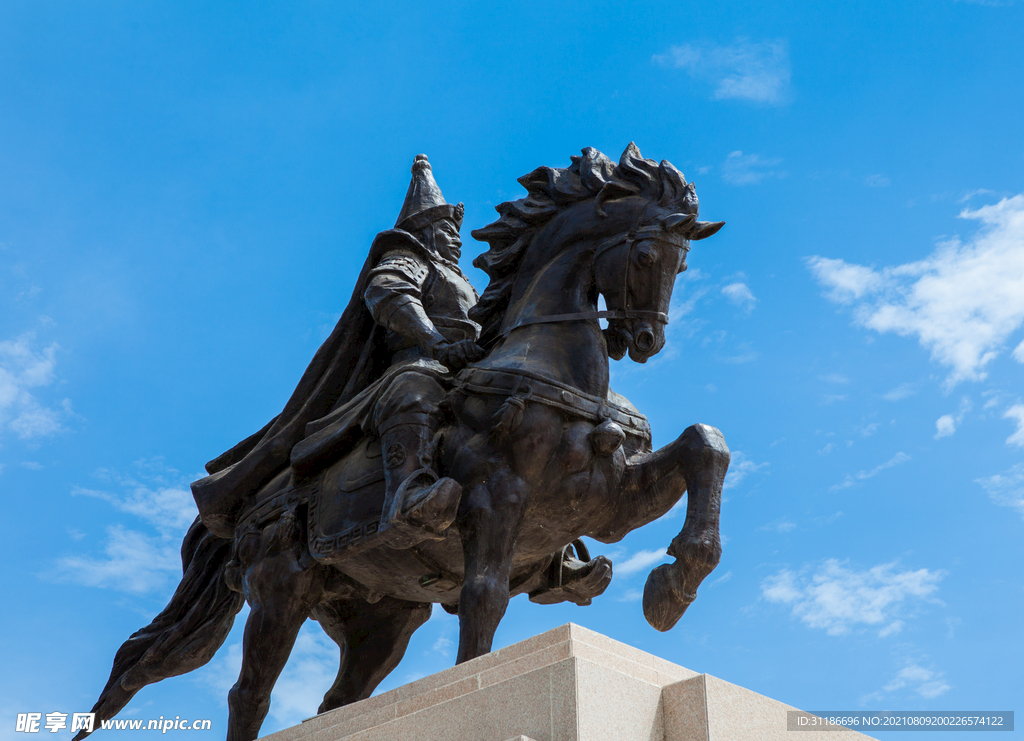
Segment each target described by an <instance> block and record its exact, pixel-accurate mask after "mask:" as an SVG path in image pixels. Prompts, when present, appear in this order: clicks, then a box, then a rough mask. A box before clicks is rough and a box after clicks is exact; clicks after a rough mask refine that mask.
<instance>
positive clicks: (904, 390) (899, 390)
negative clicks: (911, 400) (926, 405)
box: [882, 383, 917, 401]
mask: <svg viewBox="0 0 1024 741" xmlns="http://www.w3.org/2000/svg"><path fill="white" fill-rule="evenodd" d="M916 393H917V388H916V387H915V386H914V384H912V383H901V384H900V385H899V386H897V387H896V388H894V389H893V390H892V391H889V392H887V393H885V394H883V395H882V398H883V399H885V400H886V401H899V400H900V399H906V398H907V397H909V396H913V395H914V394H916Z"/></svg>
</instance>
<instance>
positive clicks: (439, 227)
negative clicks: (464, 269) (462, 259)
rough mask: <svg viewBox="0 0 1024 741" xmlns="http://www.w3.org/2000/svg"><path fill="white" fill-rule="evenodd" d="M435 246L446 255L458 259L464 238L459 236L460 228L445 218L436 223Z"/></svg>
mask: <svg viewBox="0 0 1024 741" xmlns="http://www.w3.org/2000/svg"><path fill="white" fill-rule="evenodd" d="M434 247H435V248H436V249H437V251H438V252H440V253H441V254H442V255H445V256H452V257H454V258H455V259H456V260H457V259H458V258H459V255H460V254H461V247H462V239H460V238H459V230H458V229H457V228H456V227H455V224H453V223H452V222H450V221H448V219H444V220H442V221H439V222H437V223H435V224H434Z"/></svg>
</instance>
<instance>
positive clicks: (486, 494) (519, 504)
mask: <svg viewBox="0 0 1024 741" xmlns="http://www.w3.org/2000/svg"><path fill="white" fill-rule="evenodd" d="M526 493H527V492H526V485H525V483H524V482H523V481H522V479H520V478H519V477H518V476H516V475H515V474H513V473H512V472H511V471H510V470H508V469H502V470H499V471H496V472H494V473H492V474H491V475H490V477H488V479H487V481H486V482H484V483H482V484H479V485H477V486H475V487H473V489H471V490H470V493H469V496H468V497H466V499H465V501H464V503H463V506H462V511H461V512H460V513H459V528H460V530H461V532H462V550H463V555H464V558H465V564H466V577H465V582H464V583H463V586H462V592H461V593H460V595H459V655H458V659H457V662H456V663H459V664H461V663H462V662H464V661H469V660H470V659H475V658H476V657H477V656H482V655H483V654H485V653H488V652H489V651H490V650H491V642H492V641H493V640H494V632H495V631H496V630H497V629H498V623H500V622H501V618H502V617H503V616H504V615H505V609H506V608H507V607H508V600H509V588H508V579H509V573H510V572H511V570H512V556H513V553H514V550H515V543H516V538H517V536H518V534H519V526H520V524H521V522H522V517H523V510H524V508H525V503H526Z"/></svg>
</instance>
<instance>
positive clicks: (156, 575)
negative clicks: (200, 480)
mask: <svg viewBox="0 0 1024 741" xmlns="http://www.w3.org/2000/svg"><path fill="white" fill-rule="evenodd" d="M97 476H98V477H99V478H100V479H101V480H104V481H106V482H108V483H110V484H113V485H114V488H115V489H117V490H119V491H117V492H116V493H115V492H111V491H101V490H96V489H85V488H82V487H75V489H74V490H73V491H72V495H73V496H87V497H92V498H94V499H100V500H102V501H104V502H107V503H108V504H110V505H111V506H113V507H114V508H115V509H116V510H118V511H120V512H123V513H125V514H129V515H132V516H134V517H136V518H137V519H138V520H140V521H141V523H144V524H146V525H149V526H150V527H151V528H152V530H155V531H156V532H155V533H153V532H149V533H147V532H144V531H142V530H137V529H134V528H129V527H126V526H125V525H124V524H120V523H119V524H114V525H111V526H109V527H108V528H107V529H106V540H105V542H104V543H103V545H102V547H101V550H100V552H99V553H92V554H77V555H70V556H64V557H62V558H59V559H57V561H56V564H55V568H54V569H53V570H51V571H50V572H49V573H47V574H45V575H44V576H45V577H46V578H49V579H52V580H54V581H69V582H73V583H76V584H81V585H83V586H89V587H102V588H105V589H116V590H120V591H126V592H132V593H135V594H143V593H147V592H152V591H155V590H158V589H162V588H164V587H165V586H166V585H167V583H168V582H169V581H170V580H171V578H172V577H174V576H176V575H178V574H179V572H180V570H181V559H180V556H179V548H180V543H181V538H182V536H183V535H184V533H185V531H186V530H187V529H188V527H189V525H191V523H192V522H193V520H194V519H195V517H196V515H197V510H196V506H195V504H194V503H193V501H192V496H191V494H190V493H189V491H188V488H187V485H185V484H184V482H183V477H182V476H181V474H180V473H178V471H176V470H174V469H172V468H168V467H166V466H165V465H164V464H163V462H162V459H152V460H144V461H138V462H137V463H136V464H135V472H134V474H133V475H130V476H129V475H123V474H119V473H117V472H113V471H109V470H105V469H101V470H100V471H99V472H97ZM141 523H140V524H141ZM76 540H78V539H76Z"/></svg>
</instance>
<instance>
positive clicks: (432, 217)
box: [363, 154, 484, 539]
mask: <svg viewBox="0 0 1024 741" xmlns="http://www.w3.org/2000/svg"><path fill="white" fill-rule="evenodd" d="M463 212H464V209H463V206H462V204H461V203H460V204H458V205H457V206H451V205H449V204H447V203H446V202H445V200H444V196H442V195H441V190H440V188H438V186H437V183H436V182H435V181H434V176H433V173H432V172H431V168H430V163H429V162H428V161H427V156H426V155H425V154H420V155H417V156H416V159H415V161H414V162H413V166H412V182H411V183H410V184H409V191H408V193H407V194H406V197H405V203H404V204H403V206H402V210H401V213H400V214H399V216H398V221H397V223H396V224H395V229H396V230H399V231H401V232H406V233H407V234H409V235H410V236H411V237H412V239H410V240H407V241H406V242H405V243H404V244H403V243H402V242H397V243H396V244H395V246H394V247H392V248H391V249H389V250H388V251H385V252H384V253H383V254H382V256H381V258H380V260H379V261H378V262H377V264H376V265H375V266H374V267H373V268H372V269H371V270H370V273H369V276H370V278H369V282H368V285H367V287H366V290H365V292H364V293H363V300H364V301H365V302H366V305H367V307H368V308H369V310H370V314H371V315H372V316H373V319H374V321H375V322H376V323H377V324H378V325H380V326H381V327H383V328H384V329H385V331H386V334H385V340H386V343H387V348H388V351H389V352H390V354H391V366H390V368H389V369H388V371H387V372H386V375H388V376H393V377H392V379H391V380H390V382H389V383H387V385H386V387H385V388H384V390H383V391H382V392H381V394H380V396H379V397H378V399H377V401H376V403H375V405H374V409H373V414H372V427H373V429H374V430H375V431H376V433H377V435H378V436H379V437H380V440H381V450H382V452H383V457H384V475H385V482H386V487H387V491H386V495H385V500H384V514H383V518H382V522H381V529H382V530H385V529H389V528H390V527H394V526H402V527H403V529H405V530H409V529H411V528H414V529H420V530H422V531H421V532H420V533H419V535H420V536H421V537H420V539H422V538H424V537H438V536H439V535H440V534H439V533H437V532H436V531H434V532H430V526H431V524H432V523H431V522H429V521H425V522H416V521H415V519H416V518H415V515H412V516H411V517H410V515H409V513H410V512H411V511H413V510H417V509H419V508H420V506H421V505H422V504H424V503H426V502H428V501H429V500H434V499H436V500H438V501H452V500H454V501H458V498H459V496H460V495H461V487H460V486H459V484H458V483H457V482H456V481H455V480H453V479H451V478H447V477H445V478H438V476H437V474H436V472H435V471H434V470H433V463H432V461H433V452H434V438H435V433H436V432H437V429H438V426H439V419H438V406H439V405H440V403H441V402H442V401H443V399H444V397H445V393H446V390H445V388H444V387H443V386H442V385H441V382H440V380H439V375H441V374H443V373H444V372H445V371H446V370H447V371H457V370H459V369H461V368H462V367H464V366H465V365H466V364H467V363H471V362H474V361H476V360H479V359H481V358H482V357H483V355H484V351H483V350H482V349H481V348H480V346H479V345H477V344H476V340H477V339H478V338H479V336H480V325H478V324H477V323H476V322H474V321H472V320H471V319H470V318H469V316H468V311H469V309H470V308H471V307H472V306H473V305H474V304H475V303H476V301H477V293H476V291H475V290H474V288H473V286H472V285H471V284H470V282H469V281H468V280H467V279H466V276H464V275H463V274H462V271H461V270H459V265H458V261H459V256H460V248H461V246H462V240H461V239H459V228H460V227H461V226H462V216H463ZM431 361H435V362H431ZM437 363H440V365H441V366H443V368H438V367H437Z"/></svg>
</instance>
